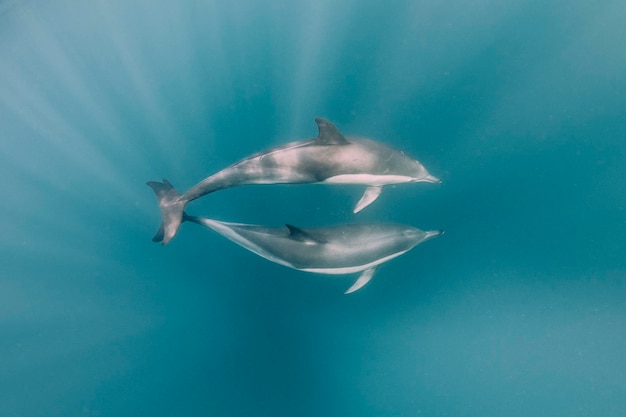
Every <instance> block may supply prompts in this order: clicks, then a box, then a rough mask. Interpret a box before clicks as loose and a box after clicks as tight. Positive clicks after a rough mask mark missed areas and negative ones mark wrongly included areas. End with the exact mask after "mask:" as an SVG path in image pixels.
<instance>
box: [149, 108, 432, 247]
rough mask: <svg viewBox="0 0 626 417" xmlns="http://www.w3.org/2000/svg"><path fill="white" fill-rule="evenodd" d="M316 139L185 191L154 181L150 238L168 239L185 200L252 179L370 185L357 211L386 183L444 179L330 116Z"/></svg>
mask: <svg viewBox="0 0 626 417" xmlns="http://www.w3.org/2000/svg"><path fill="white" fill-rule="evenodd" d="M315 122H316V123H317V127H318V129H319V133H318V136H317V138H316V139H309V140H304V141H299V142H291V143H288V144H286V145H283V146H279V147H276V148H272V149H269V150H266V151H263V152H259V153H256V154H254V155H251V156H249V157H247V158H245V159H242V160H241V161H239V162H237V163H235V164H233V165H231V166H229V167H227V168H225V169H223V170H221V171H219V172H218V173H216V174H214V175H211V176H210V177H208V178H206V179H204V180H202V181H200V182H199V183H198V184H196V185H194V186H193V187H192V188H191V189H190V190H189V191H187V192H186V193H184V194H180V193H178V192H177V191H176V190H175V189H174V187H173V186H172V184H170V182H169V181H168V180H166V179H163V182H162V183H161V182H155V181H150V182H148V183H147V184H148V185H149V186H150V187H151V188H152V189H153V190H154V192H155V194H156V197H157V200H158V202H159V207H160V208H161V217H162V223H161V227H160V228H159V231H158V232H157V234H156V235H155V236H154V238H153V239H152V240H154V241H155V242H160V241H162V242H163V244H164V245H165V244H167V243H168V242H169V241H170V240H172V238H173V237H174V235H175V234H176V232H177V231H178V228H179V226H180V223H181V221H182V215H183V211H184V209H185V206H186V205H187V203H189V202H190V201H192V200H195V199H197V198H200V197H202V196H204V195H206V194H209V193H212V192H214V191H218V190H222V189H225V188H230V187H235V186H239V185H248V184H307V183H309V184H310V183H326V184H361V185H366V186H367V189H366V190H365V193H364V194H363V197H361V199H360V200H359V202H358V203H357V204H356V206H355V208H354V212H355V213H357V212H359V211H360V210H362V209H363V208H365V207H367V206H368V205H369V204H370V203H372V202H373V201H374V200H376V198H378V196H379V195H380V193H381V191H382V189H383V186H384V185H388V184H400V183H407V182H431V183H438V182H441V181H440V180H439V179H438V178H436V177H434V176H432V175H430V174H429V173H428V171H427V170H426V168H424V166H423V165H422V164H420V163H419V162H418V161H416V160H415V159H412V158H410V157H408V156H407V155H406V154H405V153H404V152H401V151H398V150H396V149H393V148H391V147H389V146H387V145H385V144H383V143H380V142H376V141H373V140H370V139H361V138H349V139H346V138H345V137H344V136H343V135H342V134H341V132H339V130H338V129H337V128H336V127H335V126H334V125H333V124H332V123H330V122H329V121H328V120H325V119H320V118H317V119H315Z"/></svg>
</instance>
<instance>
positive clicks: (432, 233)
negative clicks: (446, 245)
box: [424, 230, 443, 240]
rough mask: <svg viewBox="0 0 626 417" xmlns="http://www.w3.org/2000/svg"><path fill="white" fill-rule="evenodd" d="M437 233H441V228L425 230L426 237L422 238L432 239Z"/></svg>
mask: <svg viewBox="0 0 626 417" xmlns="http://www.w3.org/2000/svg"><path fill="white" fill-rule="evenodd" d="M439 235H443V230H429V231H427V232H426V237H425V238H424V240H428V239H432V238H434V237H437V236H439Z"/></svg>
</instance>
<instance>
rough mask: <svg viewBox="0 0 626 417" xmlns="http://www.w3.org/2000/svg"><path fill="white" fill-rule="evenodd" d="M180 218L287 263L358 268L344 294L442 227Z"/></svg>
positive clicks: (321, 270)
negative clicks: (259, 223)
mask: <svg viewBox="0 0 626 417" xmlns="http://www.w3.org/2000/svg"><path fill="white" fill-rule="evenodd" d="M183 221H189V222H193V223H197V224H200V225H202V226H204V227H207V228H209V229H212V230H214V231H215V232H217V233H219V234H221V235H222V236H224V237H226V238H227V239H229V240H231V241H233V242H234V243H236V244H238V245H240V246H242V247H244V248H246V249H248V250H249V251H251V252H254V253H256V254H257V255H259V256H261V257H263V258H265V259H268V260H270V261H272V262H275V263H277V264H280V265H284V266H287V267H289V268H293V269H297V270H300V271H306V272H314V273H318V274H331V275H343V274H352V273H356V272H361V275H360V276H359V278H358V279H357V280H356V282H355V283H354V284H353V285H352V286H351V287H350V288H349V289H348V290H347V291H346V292H345V293H346V294H348V293H351V292H354V291H356V290H358V289H359V288H361V287H363V286H364V285H365V284H367V283H368V282H369V280H370V279H372V277H373V276H374V273H375V272H376V269H377V268H378V266H379V265H380V264H382V263H384V262H387V261H389V260H391V259H393V258H395V257H398V256H400V255H402V254H403V253H406V252H408V251H410V250H411V249H413V248H414V247H415V246H417V245H418V244H420V243H422V242H424V241H425V240H428V239H431V238H433V237H436V236H439V235H440V234H442V233H443V231H441V230H431V231H422V230H419V229H416V228H414V227H411V226H403V225H397V224H384V223H374V224H343V225H336V226H330V227H318V228H306V229H304V228H299V227H296V226H292V225H289V224H288V225H286V227H266V226H256V225H250V224H241V223H226V222H220V221H217V220H212V219H207V218H205V217H195V216H189V215H187V214H186V213H183Z"/></svg>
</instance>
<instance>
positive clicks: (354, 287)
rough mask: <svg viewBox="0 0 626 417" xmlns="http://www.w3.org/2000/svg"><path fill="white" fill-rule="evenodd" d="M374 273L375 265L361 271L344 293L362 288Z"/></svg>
mask: <svg viewBox="0 0 626 417" xmlns="http://www.w3.org/2000/svg"><path fill="white" fill-rule="evenodd" d="M375 273H376V267H374V268H370V269H366V270H365V271H363V273H362V274H361V275H359V278H357V280H356V282H355V283H354V284H352V286H351V287H350V288H348V289H347V290H346V292H345V293H344V294H350V293H352V292H355V291H356V290H359V289H361V288H363V286H364V285H365V284H367V283H368V282H370V280H371V279H372V277H373V276H374V274H375Z"/></svg>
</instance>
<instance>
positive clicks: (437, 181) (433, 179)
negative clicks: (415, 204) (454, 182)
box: [422, 174, 443, 184]
mask: <svg viewBox="0 0 626 417" xmlns="http://www.w3.org/2000/svg"><path fill="white" fill-rule="evenodd" d="M422 181H424V182H430V183H432V184H441V183H442V182H443V181H441V180H440V179H439V178H437V177H435V176H434V175H430V174H428V176H426V177H424V178H422Z"/></svg>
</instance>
